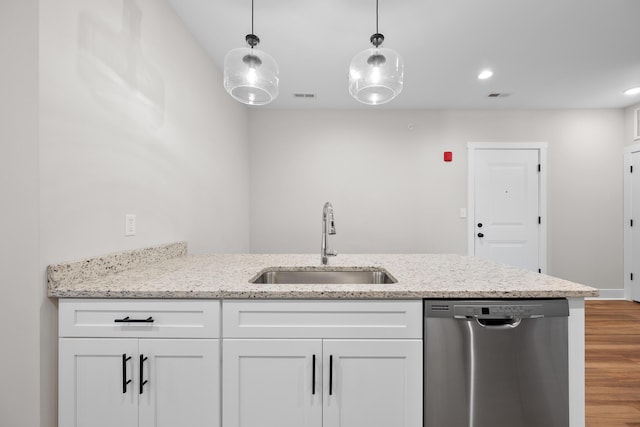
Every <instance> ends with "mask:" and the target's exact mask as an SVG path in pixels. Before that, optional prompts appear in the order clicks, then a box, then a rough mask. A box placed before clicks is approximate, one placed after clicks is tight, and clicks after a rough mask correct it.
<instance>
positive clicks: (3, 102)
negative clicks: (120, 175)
mask: <svg viewBox="0 0 640 427" xmlns="http://www.w3.org/2000/svg"><path fill="white" fill-rule="evenodd" d="M0 57H2V67H0V93H1V94H2V96H1V97H0V148H1V150H0V153H1V154H0V272H1V274H0V292H1V293H2V299H3V304H2V310H0V335H1V336H2V349H1V350H0V384H1V385H2V386H1V387H0V425H3V426H11V427H33V426H37V425H39V423H40V417H39V411H38V404H39V401H38V396H39V390H40V385H39V382H40V369H39V353H40V344H39V327H38V326H39V315H38V306H39V301H40V298H41V296H42V292H43V289H42V277H43V276H42V273H41V270H40V269H39V260H38V257H39V252H38V0H20V1H9V2H7V1H2V2H0Z"/></svg>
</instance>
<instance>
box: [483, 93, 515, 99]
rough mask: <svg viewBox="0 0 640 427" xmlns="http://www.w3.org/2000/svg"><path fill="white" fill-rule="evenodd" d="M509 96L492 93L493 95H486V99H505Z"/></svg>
mask: <svg viewBox="0 0 640 427" xmlns="http://www.w3.org/2000/svg"><path fill="white" fill-rule="evenodd" d="M509 95H510V94H509V93H500V92H493V93H490V94H489V95H487V97H488V98H506V97H508V96H509Z"/></svg>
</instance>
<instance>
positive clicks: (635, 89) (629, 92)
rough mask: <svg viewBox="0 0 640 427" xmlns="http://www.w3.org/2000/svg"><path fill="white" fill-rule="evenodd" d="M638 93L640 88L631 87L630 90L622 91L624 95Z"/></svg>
mask: <svg viewBox="0 0 640 427" xmlns="http://www.w3.org/2000/svg"><path fill="white" fill-rule="evenodd" d="M639 93H640V87H632V88H631V89H627V90H625V91H624V94H625V95H629V96H631V95H637V94H639Z"/></svg>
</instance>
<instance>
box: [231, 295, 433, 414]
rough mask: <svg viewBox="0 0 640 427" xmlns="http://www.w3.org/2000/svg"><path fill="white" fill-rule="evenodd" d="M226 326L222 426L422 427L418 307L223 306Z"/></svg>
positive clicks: (337, 304) (348, 303) (404, 304)
mask: <svg viewBox="0 0 640 427" xmlns="http://www.w3.org/2000/svg"><path fill="white" fill-rule="evenodd" d="M223 319H224V321H223V359H224V371H223V396H224V397H223V425H224V426H225V427H289V426H291V427H294V426H295V427H321V426H322V427H359V426H362V427H365V426H366V427H389V426H394V427H421V425H422V341H421V323H422V315H421V304H420V301H383V302H377V301H224V302H223ZM363 337H364V338H363ZM307 338H312V339H307ZM313 338H314V339H313Z"/></svg>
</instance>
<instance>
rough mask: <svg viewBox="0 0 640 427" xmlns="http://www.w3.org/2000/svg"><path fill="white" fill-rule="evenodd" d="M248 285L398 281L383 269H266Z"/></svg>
mask: <svg viewBox="0 0 640 427" xmlns="http://www.w3.org/2000/svg"><path fill="white" fill-rule="evenodd" d="M249 282H250V283H273V284H381V283H397V282H398V281H397V280H396V279H395V278H394V277H393V276H392V275H391V274H389V272H388V271H387V270H385V269H384V268H373V267H367V268H326V267H322V268H304V269H282V268H267V269H265V270H263V271H261V272H260V273H258V274H257V275H256V276H255V277H254V278H252V279H251V280H249Z"/></svg>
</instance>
